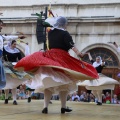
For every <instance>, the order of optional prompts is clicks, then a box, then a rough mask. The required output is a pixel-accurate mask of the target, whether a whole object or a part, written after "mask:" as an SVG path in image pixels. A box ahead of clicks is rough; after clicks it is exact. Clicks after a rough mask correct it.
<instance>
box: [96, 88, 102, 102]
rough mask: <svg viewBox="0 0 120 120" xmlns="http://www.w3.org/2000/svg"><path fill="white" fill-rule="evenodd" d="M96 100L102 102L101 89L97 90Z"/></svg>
mask: <svg viewBox="0 0 120 120" xmlns="http://www.w3.org/2000/svg"><path fill="white" fill-rule="evenodd" d="M97 96H98V102H100V103H102V90H97Z"/></svg>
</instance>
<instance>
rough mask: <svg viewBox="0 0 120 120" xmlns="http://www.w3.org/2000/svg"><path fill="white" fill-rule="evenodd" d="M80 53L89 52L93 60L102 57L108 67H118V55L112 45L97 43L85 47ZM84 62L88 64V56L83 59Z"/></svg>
mask: <svg viewBox="0 0 120 120" xmlns="http://www.w3.org/2000/svg"><path fill="white" fill-rule="evenodd" d="M82 52H91V55H92V57H93V59H95V57H96V56H99V55H100V56H102V57H103V58H104V59H105V60H106V63H107V66H109V67H119V66H120V64H119V61H120V57H119V56H120V53H118V52H117V49H116V48H115V47H114V46H113V45H112V44H105V43H97V44H92V45H89V46H87V47H86V48H84V49H83V50H82ZM83 60H84V61H86V62H90V61H89V58H88V56H85V57H84V58H83Z"/></svg>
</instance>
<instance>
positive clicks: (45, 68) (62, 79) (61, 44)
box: [14, 16, 98, 114]
mask: <svg viewBox="0 0 120 120" xmlns="http://www.w3.org/2000/svg"><path fill="white" fill-rule="evenodd" d="M51 19H52V18H51ZM66 26H67V19H66V18H65V17H62V16H61V17H57V18H56V19H55V24H54V25H53V29H52V30H51V31H50V32H49V33H48V39H49V49H50V50H47V51H45V52H35V53H33V54H32V55H29V56H27V57H25V58H23V59H21V60H20V61H19V62H18V63H17V64H16V65H15V67H14V68H15V69H17V70H24V71H28V72H31V73H33V74H34V75H35V77H34V78H33V79H32V80H31V82H29V83H28V87H30V88H32V89H37V90H38V91H44V109H43V110H42V113H44V114H47V113H48V104H49V101H50V99H51V97H52V93H56V92H58V93H59V96H60V100H61V113H62V114H64V113H65V112H71V111H72V110H71V109H70V108H66V100H67V95H68V92H69V91H75V90H76V89H77V87H76V82H78V80H85V79H89V78H90V79H94V78H98V74H97V72H96V70H95V68H94V67H93V66H91V65H90V64H88V63H85V62H83V61H80V60H78V59H75V58H73V57H72V56H70V55H69V53H68V51H69V49H72V50H73V51H74V52H75V53H76V54H77V56H80V57H83V56H84V54H83V53H81V52H79V50H78V49H77V48H76V47H75V45H74V43H73V40H72V37H71V36H70V34H69V33H68V32H67V31H66Z"/></svg>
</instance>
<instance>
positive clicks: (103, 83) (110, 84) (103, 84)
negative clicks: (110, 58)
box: [77, 74, 119, 90]
mask: <svg viewBox="0 0 120 120" xmlns="http://www.w3.org/2000/svg"><path fill="white" fill-rule="evenodd" d="M115 84H119V82H118V81H116V80H114V79H112V78H109V77H107V76H105V75H103V74H99V79H95V80H85V81H83V82H78V83H77V85H78V86H85V87H86V89H88V90H104V89H111V90H114V87H115Z"/></svg>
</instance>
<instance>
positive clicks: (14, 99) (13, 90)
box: [12, 88, 17, 101]
mask: <svg viewBox="0 0 120 120" xmlns="http://www.w3.org/2000/svg"><path fill="white" fill-rule="evenodd" d="M12 96H13V101H16V97H17V89H16V88H14V89H12Z"/></svg>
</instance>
